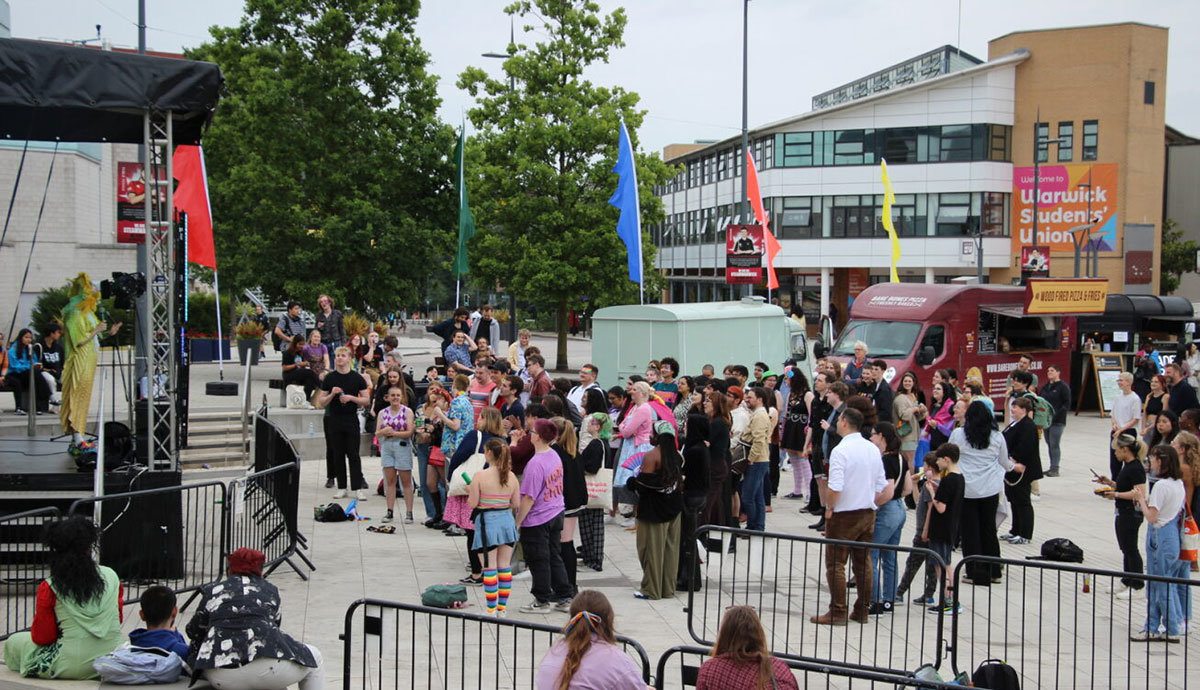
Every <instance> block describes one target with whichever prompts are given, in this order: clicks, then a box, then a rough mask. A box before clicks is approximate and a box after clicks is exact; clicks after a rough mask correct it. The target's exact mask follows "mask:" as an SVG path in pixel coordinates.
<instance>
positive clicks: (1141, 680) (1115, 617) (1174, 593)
mask: <svg viewBox="0 0 1200 690" xmlns="http://www.w3.org/2000/svg"><path fill="white" fill-rule="evenodd" d="M1114 548H1115V547H1114ZM983 565H987V566H990V567H992V568H993V569H995V568H1000V569H1002V575H1001V579H1000V582H999V583H994V584H990V586H987V587H983V586H973V585H972V584H970V583H968V582H967V581H964V579H963V578H964V572H966V570H965V569H970V568H972V567H973V566H974V567H979V566H983ZM1131 578H1132V579H1131ZM1122 579H1126V580H1127V581H1132V582H1134V583H1135V584H1141V583H1144V584H1145V587H1144V588H1143V589H1142V590H1141V591H1140V592H1137V593H1136V594H1134V595H1133V596H1131V597H1129V598H1122V597H1119V596H1118V595H1117V592H1118V589H1119V588H1120V586H1121V581H1122ZM954 582H955V598H956V599H957V603H958V604H960V605H961V606H962V610H961V611H960V612H959V613H957V614H955V615H954V616H953V621H952V628H953V630H952V635H951V638H952V644H951V657H950V658H951V665H952V667H953V668H954V669H955V670H956V671H966V672H968V673H970V672H971V671H972V670H973V669H975V668H976V667H977V666H978V665H979V663H980V662H982V661H983V660H985V659H991V658H998V659H1003V660H1004V661H1005V662H1007V663H1008V664H1010V665H1012V666H1013V667H1014V668H1015V669H1016V670H1017V672H1018V673H1019V674H1020V675H1021V685H1022V687H1037V688H1047V689H1050V688H1083V687H1088V688H1118V687H1120V688H1125V687H1128V688H1186V687H1190V685H1191V684H1190V682H1189V681H1190V680H1191V679H1190V678H1189V671H1190V668H1189V663H1188V660H1189V659H1190V658H1191V655H1192V653H1193V652H1196V653H1200V640H1198V641H1195V642H1193V641H1192V640H1191V637H1192V636H1191V635H1187V634H1182V635H1180V636H1179V637H1178V641H1176V642H1167V641H1165V640H1161V641H1152V642H1135V641H1133V640H1131V639H1130V636H1131V635H1136V634H1138V633H1140V632H1141V631H1142V630H1144V629H1146V626H1147V613H1148V611H1147V607H1148V604H1149V602H1150V601H1155V602H1161V604H1162V605H1163V606H1167V605H1176V606H1179V607H1180V608H1181V612H1182V616H1181V619H1182V620H1184V621H1193V622H1192V623H1189V625H1195V623H1194V621H1195V618H1194V617H1193V615H1192V607H1193V605H1194V604H1193V600H1194V599H1195V598H1196V596H1197V594H1200V592H1198V591H1197V590H1196V587H1197V586H1198V585H1200V580H1188V579H1178V578H1171V577H1160V576H1152V575H1138V576H1131V574H1128V573H1122V572H1116V571H1110V570H1098V569H1095V568H1088V567H1086V566H1082V565H1070V564H1064V563H1050V562H1045V561H1019V560H1010V559H1003V558H993V557H986V556H969V557H967V558H964V559H963V560H962V561H960V562H958V563H957V564H956V565H955V568H954ZM1152 632H1154V631H1152Z"/></svg>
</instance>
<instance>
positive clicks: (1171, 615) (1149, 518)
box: [1129, 445, 1190, 642]
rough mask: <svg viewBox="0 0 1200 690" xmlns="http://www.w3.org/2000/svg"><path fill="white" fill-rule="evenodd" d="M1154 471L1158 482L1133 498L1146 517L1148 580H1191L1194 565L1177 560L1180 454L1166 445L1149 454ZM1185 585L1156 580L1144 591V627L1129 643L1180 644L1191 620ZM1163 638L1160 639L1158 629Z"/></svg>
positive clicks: (1180, 512)
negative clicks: (1187, 620)
mask: <svg viewBox="0 0 1200 690" xmlns="http://www.w3.org/2000/svg"><path fill="white" fill-rule="evenodd" d="M1150 470H1151V472H1152V473H1153V474H1154V475H1155V476H1157V477H1158V481H1157V482H1155V483H1154V486H1153V487H1152V488H1151V489H1150V495H1149V497H1147V496H1146V490H1145V488H1144V486H1145V485H1138V486H1137V487H1136V488H1135V489H1134V491H1133V493H1134V497H1135V499H1136V500H1137V504H1138V506H1139V507H1141V509H1142V514H1143V515H1145V516H1146V522H1147V527H1146V574H1147V575H1160V576H1165V577H1178V578H1183V579H1187V577H1188V569H1189V566H1190V564H1189V563H1188V562H1187V561H1181V560H1179V542H1180V538H1179V535H1180V530H1181V528H1182V527H1183V524H1182V522H1183V516H1184V515H1186V513H1185V512H1184V510H1183V502H1184V497H1185V495H1186V491H1185V489H1184V486H1183V480H1182V477H1183V470H1182V469H1181V467H1180V465H1179V453H1178V452H1177V451H1176V450H1175V449H1174V448H1172V447H1171V446H1168V445H1158V446H1155V447H1153V448H1151V449H1150ZM1186 589H1187V588H1186V585H1175V584H1168V583H1165V582H1160V581H1156V580H1150V581H1148V584H1147V586H1146V625H1145V626H1144V627H1143V628H1142V630H1141V632H1138V633H1134V634H1133V635H1132V636H1130V638H1129V639H1131V640H1133V641H1134V642H1150V641H1154V640H1162V641H1166V642H1179V635H1180V633H1181V632H1182V630H1181V627H1182V626H1181V624H1182V623H1183V621H1184V619H1185V618H1187V608H1188V600H1187V591H1186ZM1160 627H1161V628H1162V629H1163V630H1164V632H1162V633H1160V632H1159V628H1160Z"/></svg>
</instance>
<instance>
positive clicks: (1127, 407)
mask: <svg viewBox="0 0 1200 690" xmlns="http://www.w3.org/2000/svg"><path fill="white" fill-rule="evenodd" d="M1117 387H1118V388H1120V389H1121V394H1120V395H1118V396H1117V399H1116V400H1114V401H1113V404H1112V412H1111V417H1112V438H1111V439H1109V440H1110V441H1112V440H1116V438H1117V437H1118V436H1120V435H1121V433H1122V432H1124V431H1128V430H1131V429H1132V430H1133V433H1134V434H1136V433H1137V429H1136V427H1137V425H1138V422H1139V421H1141V418H1142V399H1141V398H1139V397H1138V396H1137V393H1134V392H1133V374H1131V373H1129V372H1128V371H1123V372H1121V373H1120V375H1119V376H1117ZM1108 469H1109V470H1110V471H1111V472H1112V474H1110V475H1109V476H1110V477H1115V476H1117V475H1118V474H1120V473H1121V462H1120V461H1119V460H1117V456H1116V454H1115V453H1114V452H1113V451H1112V450H1111V449H1110V450H1109V451H1108Z"/></svg>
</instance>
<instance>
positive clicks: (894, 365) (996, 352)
mask: <svg viewBox="0 0 1200 690" xmlns="http://www.w3.org/2000/svg"><path fill="white" fill-rule="evenodd" d="M1107 292H1108V291H1107V281H1104V280H1088V279H1073V280H1052V279H1046V280H1037V279H1034V280H1031V281H1029V284H1028V285H1026V286H1025V287H1012V286H1006V285H929V284H920V283H880V284H877V285H872V286H871V287H868V288H867V289H866V290H863V291H862V293H860V294H859V295H858V297H857V298H855V300H854V304H853V305H852V306H851V308H850V320H849V322H848V323H847V324H846V327H845V328H843V329H842V332H841V334H839V336H838V338H837V341H836V342H835V343H834V344H833V347H832V348H830V349H829V350H828V352H826V353H825V354H826V355H827V356H829V357H832V358H833V359H836V360H838V361H840V362H842V363H843V364H844V363H846V362H849V361H850V360H852V359H853V357H854V345H855V343H856V342H859V341H862V342H863V343H866V345H867V350H868V354H867V358H868V359H869V360H875V359H882V360H884V361H885V362H887V364H888V372H887V377H888V378H887V380H888V381H889V382H890V383H891V385H892V387H893V388H895V387H896V386H897V385H899V383H900V377H901V376H903V375H904V373H905V372H907V371H913V372H916V374H917V380H918V381H919V382H920V384H921V389H922V390H925V391H928V390H929V388H930V387H931V385H932V378H933V372H934V371H936V370H938V369H954V370H955V371H956V372H957V373H958V380H959V382H960V383H961V382H962V381H965V380H967V379H968V378H978V379H979V380H981V381H982V382H983V386H984V390H985V391H986V392H987V394H988V395H989V396H990V397H991V398H992V399H993V400H994V401H995V402H996V403H997V405H996V409H998V410H999V409H1003V407H1002V403H1003V398H1004V391H1005V388H1006V383H1007V379H1008V374H1009V372H1011V371H1012V370H1013V369H1015V368H1016V367H1017V360H1018V359H1019V358H1020V356H1021V355H1022V354H1028V355H1029V356H1031V357H1032V358H1033V364H1032V365H1031V366H1030V370H1031V371H1033V373H1035V374H1037V377H1038V385H1039V386H1040V385H1041V384H1042V383H1044V382H1045V381H1046V376H1045V374H1044V373H1043V372H1044V370H1045V368H1046V367H1047V366H1049V365H1051V364H1053V365H1055V366H1057V367H1059V370H1060V371H1062V372H1063V379H1064V380H1069V378H1068V374H1069V369H1070V362H1071V350H1072V349H1073V347H1074V344H1075V335H1076V325H1075V315H1077V314H1094V313H1102V312H1103V311H1104V305H1105V299H1106V297H1107Z"/></svg>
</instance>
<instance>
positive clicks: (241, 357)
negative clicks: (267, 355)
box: [237, 338, 263, 365]
mask: <svg viewBox="0 0 1200 690" xmlns="http://www.w3.org/2000/svg"><path fill="white" fill-rule="evenodd" d="M262 343H263V341H262V338H254V339H252V340H246V339H243V338H238V340H237V349H238V358H237V363H238V364H242V363H244V362H245V361H246V353H247V352H249V353H250V364H251V365H255V364H258V350H259V348H260V347H261V346H262Z"/></svg>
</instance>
